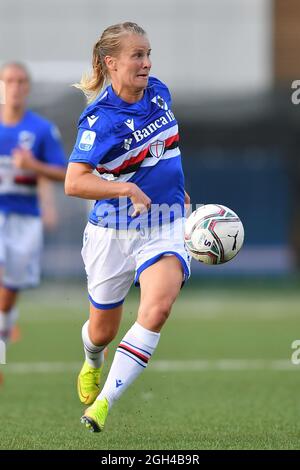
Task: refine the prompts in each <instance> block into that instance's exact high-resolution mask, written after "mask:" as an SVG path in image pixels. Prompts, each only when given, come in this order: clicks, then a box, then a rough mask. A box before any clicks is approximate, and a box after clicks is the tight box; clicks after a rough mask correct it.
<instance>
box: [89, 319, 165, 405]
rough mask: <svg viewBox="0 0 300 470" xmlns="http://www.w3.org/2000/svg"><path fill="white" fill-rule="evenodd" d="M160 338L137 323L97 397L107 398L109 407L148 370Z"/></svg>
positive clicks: (117, 353) (127, 337)
mask: <svg viewBox="0 0 300 470" xmlns="http://www.w3.org/2000/svg"><path fill="white" fill-rule="evenodd" d="M159 338H160V333H155V332H154V331H150V330H147V329H146V328H144V327H142V326H141V325H139V324H138V323H137V322H136V323H135V324H134V325H133V326H132V327H131V328H130V330H129V331H128V332H127V333H126V335H125V336H124V338H123V339H122V341H121V343H120V344H119V346H118V348H117V351H116V354H115V357H114V360H113V363H112V365H111V368H110V371H109V374H108V377H107V379H106V382H105V384H104V387H103V389H102V391H101V393H100V395H99V396H98V397H97V399H98V400H101V399H102V398H104V397H105V398H106V399H107V400H108V403H109V407H110V408H111V406H112V405H113V403H114V402H115V401H116V400H118V398H119V397H120V396H121V395H122V393H123V392H125V390H126V389H127V388H128V387H129V385H131V384H132V382H133V381H134V380H135V379H136V378H137V377H138V376H139V375H140V373H141V372H143V370H144V369H145V368H146V366H147V364H148V361H149V359H150V358H151V356H152V354H153V352H154V351H155V348H156V346H157V345H158V341H159Z"/></svg>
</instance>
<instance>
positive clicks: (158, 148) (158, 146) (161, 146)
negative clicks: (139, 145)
mask: <svg viewBox="0 0 300 470" xmlns="http://www.w3.org/2000/svg"><path fill="white" fill-rule="evenodd" d="M149 150H150V153H151V155H152V157H155V158H160V157H161V156H162V155H163V153H164V150H165V143H164V142H163V141H162V140H156V141H155V142H153V144H151V145H150V147H149Z"/></svg>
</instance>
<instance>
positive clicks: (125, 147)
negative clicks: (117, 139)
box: [123, 139, 132, 150]
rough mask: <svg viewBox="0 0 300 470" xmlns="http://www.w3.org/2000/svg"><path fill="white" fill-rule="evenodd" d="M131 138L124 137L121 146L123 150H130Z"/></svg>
mask: <svg viewBox="0 0 300 470" xmlns="http://www.w3.org/2000/svg"><path fill="white" fill-rule="evenodd" d="M131 143H132V139H124V144H123V147H124V149H125V150H130V146H131Z"/></svg>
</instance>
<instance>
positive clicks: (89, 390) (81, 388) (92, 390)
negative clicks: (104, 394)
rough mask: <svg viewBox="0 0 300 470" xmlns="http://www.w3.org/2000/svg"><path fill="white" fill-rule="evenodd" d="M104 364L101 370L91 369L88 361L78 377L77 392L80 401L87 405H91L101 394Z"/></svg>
mask: <svg viewBox="0 0 300 470" xmlns="http://www.w3.org/2000/svg"><path fill="white" fill-rule="evenodd" d="M102 369H103V364H102V366H101V367H100V368H99V369H95V368H94V367H91V366H90V365H89V364H88V363H87V362H86V361H85V362H84V364H83V367H82V369H81V371H80V373H79V375H78V380H77V391H78V396H79V400H80V401H81V403H84V404H85V405H91V404H92V403H94V401H95V400H96V398H97V396H98V395H99V393H100V377H101V372H102Z"/></svg>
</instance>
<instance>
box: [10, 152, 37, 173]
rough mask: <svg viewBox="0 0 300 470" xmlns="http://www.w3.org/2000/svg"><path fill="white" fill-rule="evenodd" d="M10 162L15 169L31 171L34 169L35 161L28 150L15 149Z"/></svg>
mask: <svg viewBox="0 0 300 470" xmlns="http://www.w3.org/2000/svg"><path fill="white" fill-rule="evenodd" d="M12 161H13V165H14V166H15V168H19V169H22V170H32V171H34V170H35V168H36V163H37V160H36V158H35V157H34V155H33V153H32V152H31V151H30V150H26V149H22V148H15V149H14V150H13V152H12Z"/></svg>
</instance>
